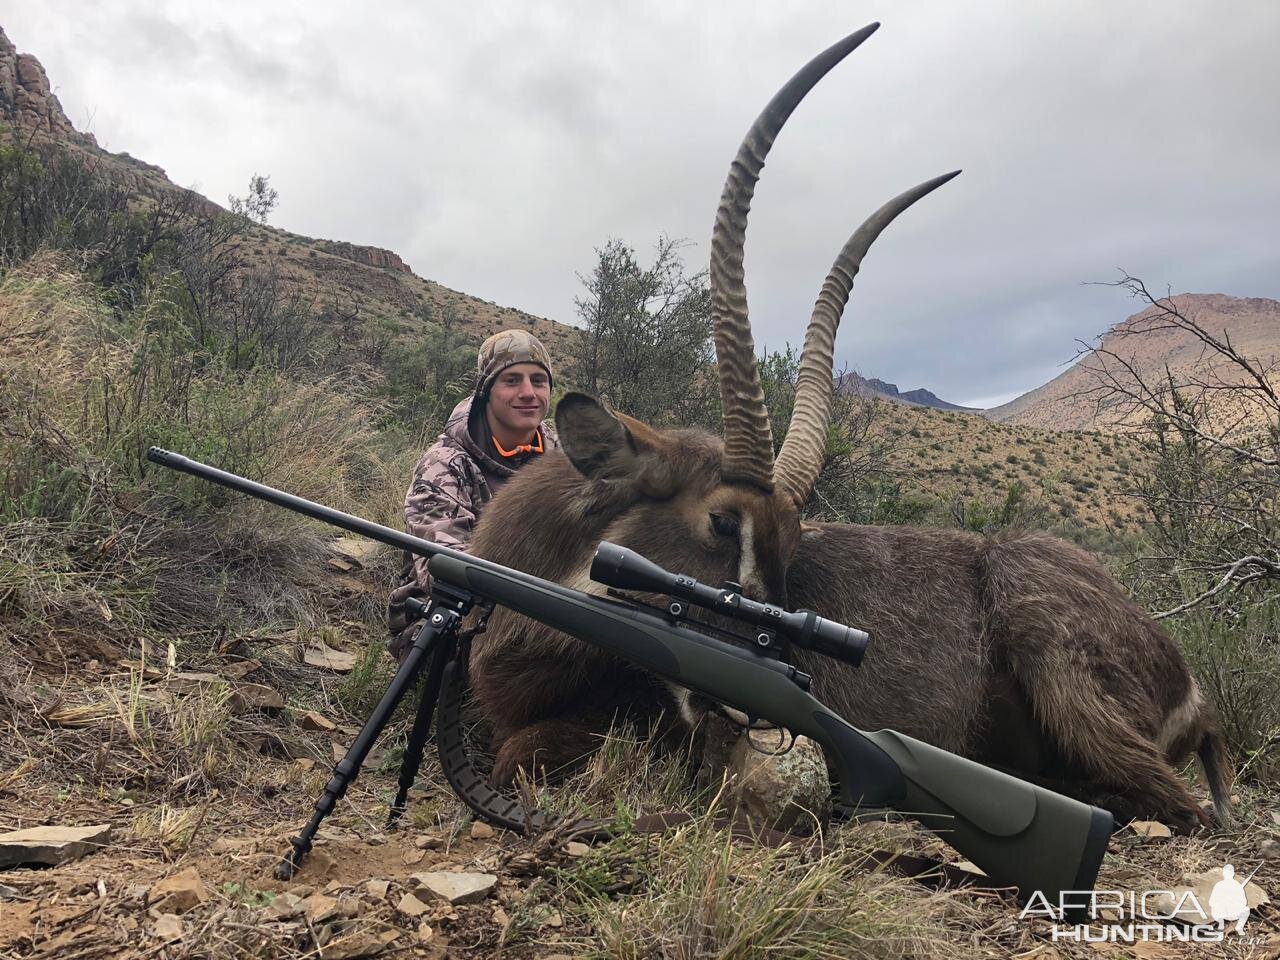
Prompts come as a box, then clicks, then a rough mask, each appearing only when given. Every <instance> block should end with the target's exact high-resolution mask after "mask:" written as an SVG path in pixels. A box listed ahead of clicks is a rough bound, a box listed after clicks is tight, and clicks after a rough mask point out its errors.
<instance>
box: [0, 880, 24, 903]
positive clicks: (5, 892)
mask: <svg viewBox="0 0 1280 960" xmlns="http://www.w3.org/2000/svg"><path fill="white" fill-rule="evenodd" d="M20 896H22V894H20V893H18V891H17V890H15V889H13V887H6V886H5V885H4V884H3V883H0V900H17V899H18V897H20Z"/></svg>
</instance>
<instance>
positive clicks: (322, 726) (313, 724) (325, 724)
mask: <svg viewBox="0 0 1280 960" xmlns="http://www.w3.org/2000/svg"><path fill="white" fill-rule="evenodd" d="M298 726H300V727H301V728H302V729H303V730H320V731H322V732H324V733H329V732H330V731H332V730H337V729H338V725H337V724H336V723H334V722H333V721H332V720H330V719H329V718H328V717H326V716H324V714H320V713H316V712H315V711H314V710H307V711H306V712H304V713H300V714H298Z"/></svg>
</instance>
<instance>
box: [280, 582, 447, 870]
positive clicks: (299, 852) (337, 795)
mask: <svg viewBox="0 0 1280 960" xmlns="http://www.w3.org/2000/svg"><path fill="white" fill-rule="evenodd" d="M460 622H461V617H459V616H458V614H457V613H455V612H454V611H452V610H449V609H447V608H445V607H440V606H437V605H436V604H434V603H432V604H431V605H430V606H428V608H427V618H426V623H424V624H423V626H422V629H421V630H419V631H418V633H417V636H415V637H414V638H413V646H411V647H410V648H409V652H408V653H406V654H405V657H404V660H403V661H401V663H400V669H398V670H397V671H396V675H395V677H393V678H392V680H391V684H390V686H388V687H387V691H386V693H384V694H383V695H382V699H381V700H379V701H378V705H377V706H376V707H374V709H373V713H372V714H370V715H369V719H368V720H366V721H365V725H364V727H363V728H362V729H361V731H360V733H359V735H358V736H357V737H356V739H355V742H354V743H352V744H351V746H350V748H349V749H348V750H347V753H346V756H344V757H343V758H342V759H341V760H339V761H338V762H337V763H336V764H335V765H334V768H333V776H331V777H330V778H329V782H328V784H326V785H325V788H324V793H322V794H321V795H320V799H318V800H317V801H316V807H315V811H314V812H313V813H312V814H311V819H310V820H308V821H307V825H306V826H305V827H303V829H302V832H301V833H300V834H298V835H297V836H296V837H294V838H293V839H292V840H290V841H289V843H290V844H291V845H292V849H290V851H289V852H288V853H287V854H285V855H284V857H283V858H281V860H280V862H279V863H278V864H276V869H275V876H276V879H277V880H288V879H290V878H292V877H293V875H294V874H295V873H296V872H297V871H298V868H299V867H301V866H302V861H303V860H304V859H305V858H306V856H307V854H308V853H310V852H311V842H312V841H313V840H314V839H315V836H316V831H317V830H319V829H320V822H321V821H322V820H324V818H325V817H327V816H328V815H329V814H330V812H332V810H333V808H334V805H335V804H336V803H337V802H338V801H339V800H341V799H342V796H343V794H345V793H346V792H347V787H349V786H350V785H351V783H352V781H354V780H355V778H356V775H357V774H359V772H360V767H361V766H363V764H364V761H365V757H367V756H368V755H369V751H370V750H371V749H372V748H373V744H374V741H375V740H377V739H378V736H379V734H381V733H382V731H383V728H384V727H386V725H387V722H388V721H389V720H390V719H391V715H392V713H394V712H395V709H396V704H397V703H399V702H400V698H401V697H403V696H404V693H405V691H406V690H408V689H409V688H410V687H412V686H413V685H414V683H415V682H416V681H417V679H418V674H419V673H421V672H422V666H423V661H424V660H425V659H426V657H427V656H428V655H429V654H431V653H434V651H435V649H436V648H437V647H438V646H439V645H440V644H441V643H442V642H443V643H446V644H448V645H452V641H453V638H454V637H455V636H456V635H457V630H458V624H459V623H460ZM445 638H448V639H447V640H446V639H445Z"/></svg>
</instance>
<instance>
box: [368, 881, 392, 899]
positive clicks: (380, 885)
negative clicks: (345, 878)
mask: <svg viewBox="0 0 1280 960" xmlns="http://www.w3.org/2000/svg"><path fill="white" fill-rule="evenodd" d="M390 889H391V883H390V881H387V880H370V881H368V882H367V883H365V885H364V892H365V893H367V894H368V895H369V899H371V900H385V899H387V891H388V890H390Z"/></svg>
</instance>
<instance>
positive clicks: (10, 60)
mask: <svg viewBox="0 0 1280 960" xmlns="http://www.w3.org/2000/svg"><path fill="white" fill-rule="evenodd" d="M5 125H7V126H8V127H9V128H10V129H11V130H12V131H13V132H14V133H16V135H17V136H20V137H22V138H24V139H27V140H35V141H48V142H54V143H58V144H61V145H62V146H64V147H66V148H67V149H68V150H70V151H72V152H74V153H78V154H80V155H82V156H84V157H85V159H86V160H87V161H89V162H90V163H91V164H92V166H93V167H94V168H95V170H96V171H97V172H99V173H101V174H103V175H105V176H106V177H108V178H110V179H111V180H113V181H114V182H116V183H117V184H120V185H121V186H123V187H125V188H126V189H127V190H128V191H129V192H130V193H131V194H133V195H134V196H135V197H137V199H138V202H139V203H143V204H145V203H147V202H148V199H152V200H154V199H155V198H158V197H162V196H173V195H181V196H184V197H187V198H190V199H191V200H192V201H193V202H194V203H196V204H197V205H198V206H200V207H202V208H204V209H209V210H221V209H222V207H221V206H219V205H218V204H216V203H214V202H213V201H211V200H209V199H208V198H206V197H203V196H201V195H199V194H197V193H195V192H193V191H191V190H187V189H186V188H184V187H179V186H178V185H176V184H175V183H173V182H172V181H171V180H170V179H169V178H168V176H166V175H165V172H164V170H162V169H161V168H160V167H157V166H154V165H153V164H150V163H146V162H144V161H142V160H138V159H136V158H134V157H131V156H130V155H129V154H127V153H109V152H108V151H106V150H103V149H102V148H101V147H99V146H98V142H97V140H96V139H95V138H94V137H93V135H92V134H87V133H80V132H79V131H77V130H76V129H75V127H74V126H73V125H72V123H71V121H70V120H69V119H68V118H67V115H66V113H65V112H64V111H63V109H62V104H61V103H60V102H59V101H58V98H57V97H56V96H55V95H54V93H53V91H52V89H51V88H50V85H49V79H48V77H47V76H46V74H45V71H44V67H43V66H42V65H41V64H40V61H39V60H37V59H36V58H35V57H34V56H32V55H31V54H26V53H18V52H17V49H16V48H15V47H14V45H13V43H12V42H11V41H10V40H9V38H8V37H7V36H5V33H4V30H3V29H2V28H0V126H5ZM243 243H244V244H245V245H246V247H247V250H246V252H247V253H248V254H249V258H250V259H255V258H257V259H263V260H266V259H270V260H271V261H272V262H273V263H274V264H275V265H277V267H278V268H279V270H280V273H281V276H282V278H283V279H284V280H285V281H286V282H289V283H294V284H296V285H298V286H300V287H304V288H305V289H306V290H307V292H308V293H309V294H312V295H314V296H316V297H317V298H318V299H319V300H321V302H325V301H332V300H337V301H340V302H342V303H343V304H344V306H345V307H347V308H348V309H347V311H346V312H347V314H348V315H350V314H351V311H352V310H355V311H357V313H358V315H359V316H360V317H361V318H363V319H365V320H372V319H378V318H381V319H386V320H393V321H396V322H398V323H400V324H402V325H403V327H404V329H406V330H408V331H412V330H413V329H414V325H415V323H420V321H416V320H415V314H416V313H421V312H422V311H423V308H424V307H429V309H431V310H433V311H434V314H435V316H437V317H439V316H441V314H442V312H444V311H446V310H448V311H450V312H452V313H453V314H455V315H456V316H457V318H458V322H459V324H460V326H462V327H463V328H464V329H466V330H467V331H468V332H470V333H472V334H474V335H475V336H477V337H484V336H487V335H488V334H490V333H496V332H497V331H498V330H501V329H504V328H507V327H516V326H520V327H527V328H528V329H530V330H532V331H533V332H534V333H535V334H536V335H537V336H538V337H539V339H541V340H542V341H543V343H545V344H546V345H547V348H548V349H549V350H550V351H551V353H552V355H553V356H555V357H556V358H557V359H561V358H563V357H564V356H565V355H566V352H567V347H568V344H569V342H570V339H571V338H572V337H574V336H576V328H574V327H571V326H569V325H567V324H563V323H556V322H555V321H553V320H548V319H545V318H543V317H536V316H533V315H532V314H529V313H526V312H524V311H523V310H517V309H513V308H510V307H500V306H498V305H497V304H495V303H493V302H491V301H487V300H483V299H481V298H479V297H474V296H471V295H469V294H466V293H461V292H459V291H457V290H451V289H449V288H448V287H446V286H444V285H442V284H439V283H436V282H434V281H432V280H426V279H423V278H422V277H420V276H418V275H417V274H416V273H414V272H413V270H411V269H410V268H409V266H408V265H407V264H406V263H405V262H404V261H403V260H402V259H401V258H400V257H399V256H397V255H396V254H395V253H393V252H391V251H390V250H383V249H381V248H379V247H371V246H362V245H360V244H354V243H347V242H344V241H332V240H322V239H316V238H313V237H304V236H301V235H299V234H296V233H290V232H289V231H288V230H281V229H279V228H276V227H268V226H255V227H254V228H253V229H252V230H251V231H250V233H249V235H248V236H247V237H246V238H245V239H244V241H243ZM255 255H256V256H255Z"/></svg>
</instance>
